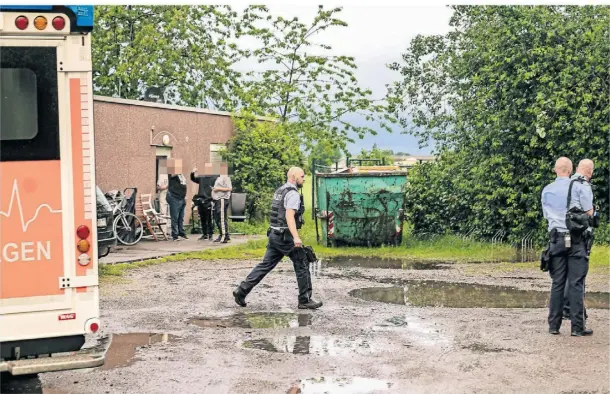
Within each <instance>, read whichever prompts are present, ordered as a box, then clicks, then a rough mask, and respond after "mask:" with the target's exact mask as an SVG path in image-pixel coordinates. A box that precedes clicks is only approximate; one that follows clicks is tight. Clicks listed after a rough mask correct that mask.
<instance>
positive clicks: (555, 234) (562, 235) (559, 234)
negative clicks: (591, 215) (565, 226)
mask: <svg viewBox="0 0 610 394" xmlns="http://www.w3.org/2000/svg"><path fill="white" fill-rule="evenodd" d="M568 234H570V233H569V232H567V231H557V229H553V230H551V232H550V236H551V242H557V240H558V239H559V238H562V239H563V238H565V237H566V236H567V235H568Z"/></svg>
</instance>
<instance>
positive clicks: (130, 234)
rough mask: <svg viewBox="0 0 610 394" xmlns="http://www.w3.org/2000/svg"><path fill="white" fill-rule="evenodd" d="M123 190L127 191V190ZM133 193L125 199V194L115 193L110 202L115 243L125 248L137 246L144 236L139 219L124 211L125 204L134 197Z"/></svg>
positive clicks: (142, 226)
mask: <svg viewBox="0 0 610 394" xmlns="http://www.w3.org/2000/svg"><path fill="white" fill-rule="evenodd" d="M125 190H126V191H127V190H128V189H125ZM135 193H136V192H135V189H134V191H133V192H132V195H131V197H130V198H127V197H126V196H125V194H121V193H120V192H117V193H116V194H115V195H111V199H112V200H111V201H110V206H111V207H112V213H113V214H114V215H115V218H114V221H113V222H112V229H113V231H114V234H115V236H116V238H117V241H119V242H120V243H122V244H123V245H127V246H132V245H135V244H137V243H138V242H140V240H141V239H142V236H143V235H144V225H143V224H142V222H141V221H140V219H139V218H138V217H137V216H136V215H134V214H133V213H131V212H129V211H128V210H127V209H126V207H127V204H128V203H129V202H130V199H131V198H133V197H134V196H135Z"/></svg>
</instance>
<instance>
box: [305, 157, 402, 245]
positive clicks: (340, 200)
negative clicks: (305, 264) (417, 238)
mask: <svg viewBox="0 0 610 394" xmlns="http://www.w3.org/2000/svg"><path fill="white" fill-rule="evenodd" d="M406 183H407V173H406V171H400V170H394V169H391V168H389V167H383V168H375V167H362V168H360V169H358V168H351V169H349V170H348V171H346V172H341V173H330V174H320V173H317V174H316V175H315V180H314V187H315V190H314V193H313V194H314V198H315V201H314V207H315V212H316V216H317V219H318V220H319V222H320V232H321V234H319V237H318V240H319V242H320V243H322V244H323V245H326V246H343V245H352V246H380V245H396V244H400V242H401V241H402V228H403V222H404V204H405V186H406ZM316 230H318V225H317V224H316Z"/></svg>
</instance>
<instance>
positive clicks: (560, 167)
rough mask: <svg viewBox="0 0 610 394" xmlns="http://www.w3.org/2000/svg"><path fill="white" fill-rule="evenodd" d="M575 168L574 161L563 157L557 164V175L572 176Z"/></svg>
mask: <svg viewBox="0 0 610 394" xmlns="http://www.w3.org/2000/svg"><path fill="white" fill-rule="evenodd" d="M573 168H574V167H573V166H572V160H570V159H568V158H567V157H563V156H562V157H560V158H559V159H557V161H556V162H555V174H557V176H564V177H565V176H570V175H572V169H573Z"/></svg>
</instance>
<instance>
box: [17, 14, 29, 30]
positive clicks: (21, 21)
mask: <svg viewBox="0 0 610 394" xmlns="http://www.w3.org/2000/svg"><path fill="white" fill-rule="evenodd" d="M29 24H30V21H29V20H28V18H27V17H25V16H23V15H21V16H18V17H17V18H16V19H15V26H17V29H19V30H25V29H27V27H28V25H29Z"/></svg>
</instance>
